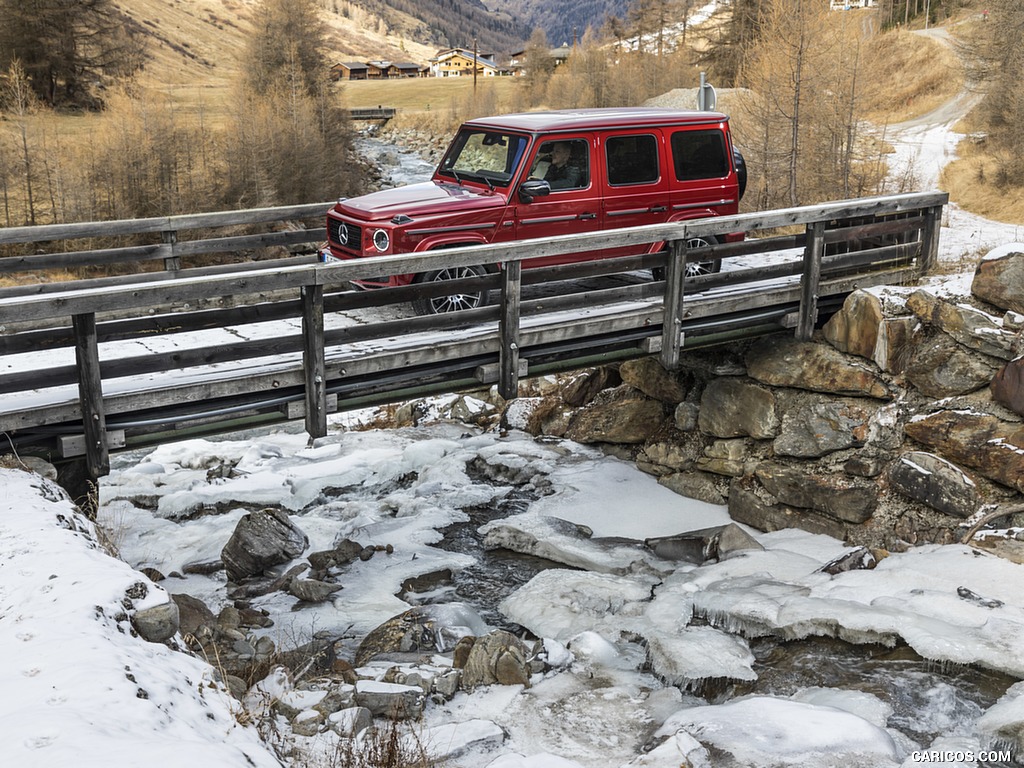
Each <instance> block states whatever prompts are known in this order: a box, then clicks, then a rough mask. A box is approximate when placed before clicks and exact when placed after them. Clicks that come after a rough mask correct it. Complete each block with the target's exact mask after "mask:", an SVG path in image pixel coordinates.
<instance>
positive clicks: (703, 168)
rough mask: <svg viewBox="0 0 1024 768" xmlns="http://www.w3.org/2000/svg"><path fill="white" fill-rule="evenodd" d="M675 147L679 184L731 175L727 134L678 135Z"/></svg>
mask: <svg viewBox="0 0 1024 768" xmlns="http://www.w3.org/2000/svg"><path fill="white" fill-rule="evenodd" d="M671 143H672V166H673V168H674V169H675V174H676V179H677V180H678V181H693V180H694V179H720V178H722V177H723V176H728V175H729V160H728V155H727V154H726V151H725V134H724V133H722V132H721V131H715V130H710V131H676V132H675V133H673V134H672V142H671Z"/></svg>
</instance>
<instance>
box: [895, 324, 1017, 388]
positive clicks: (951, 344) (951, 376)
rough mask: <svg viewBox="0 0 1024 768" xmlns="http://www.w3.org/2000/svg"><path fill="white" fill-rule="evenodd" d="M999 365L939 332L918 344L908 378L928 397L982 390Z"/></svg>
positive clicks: (910, 362) (910, 363)
mask: <svg viewBox="0 0 1024 768" xmlns="http://www.w3.org/2000/svg"><path fill="white" fill-rule="evenodd" d="M997 370H998V367H997V366H996V365H994V364H993V363H991V362H989V358H986V357H982V356H981V355H976V354H972V353H970V352H967V351H966V350H965V349H964V348H963V347H961V346H960V345H959V344H957V343H956V342H955V341H954V340H953V339H952V338H950V337H949V336H946V335H945V334H938V335H936V336H934V337H932V338H931V339H930V340H928V341H926V342H924V343H922V344H920V345H918V346H917V347H916V348H915V349H914V352H913V353H912V355H911V359H910V361H909V363H908V364H907V366H906V370H905V374H906V377H907V380H908V381H909V382H910V383H911V384H913V385H914V387H916V388H917V389H918V390H919V391H920V392H921V393H922V394H925V395H927V396H928V397H940V398H941V397H953V396H955V395H964V394H967V393H968V392H974V391H975V390H978V389H981V388H982V387H984V386H985V385H987V384H988V383H989V382H990V381H992V377H993V376H995V374H996V371H997Z"/></svg>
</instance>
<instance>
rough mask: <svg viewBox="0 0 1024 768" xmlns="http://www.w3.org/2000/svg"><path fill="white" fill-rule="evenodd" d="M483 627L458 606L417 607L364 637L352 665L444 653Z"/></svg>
mask: <svg viewBox="0 0 1024 768" xmlns="http://www.w3.org/2000/svg"><path fill="white" fill-rule="evenodd" d="M485 628H486V624H484V621H483V619H481V618H480V616H479V615H477V614H476V612H475V611H473V609H471V608H469V607H468V606H465V605H462V604H460V603H448V604H445V605H418V606H416V607H414V608H410V609H409V610H407V611H404V612H403V613H400V614H398V615H397V616H393V617H391V618H390V619H388V620H387V621H385V622H384V623H383V624H381V625H379V626H378V627H376V628H375V629H373V630H372V631H371V632H370V633H369V634H368V635H367V636H366V637H364V638H363V641H362V642H361V643H360V644H359V648H358V649H357V650H356V655H355V665H356V666H357V667H361V666H363V665H364V664H366V663H367V662H368V661H371V660H372V659H374V658H376V657H378V656H395V655H398V656H405V655H408V654H420V653H426V654H433V653H445V652H447V651H451V650H454V648H455V645H456V643H458V642H459V640H461V639H462V638H463V637H466V636H467V635H476V634H478V633H479V634H484V632H485V631H486V629H485ZM371 709H372V707H371Z"/></svg>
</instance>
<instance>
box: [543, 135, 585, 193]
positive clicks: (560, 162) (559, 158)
mask: <svg viewBox="0 0 1024 768" xmlns="http://www.w3.org/2000/svg"><path fill="white" fill-rule="evenodd" d="M571 156H572V147H570V146H569V142H567V141H559V142H556V143H555V145H554V146H553V147H552V148H551V165H549V166H548V170H547V172H546V173H545V174H544V181H546V182H548V183H549V184H550V185H551V188H552V189H571V188H573V187H579V186H581V184H580V181H581V179H582V177H583V174H582V173H581V171H580V169H579V168H577V167H576V166H575V165H572V164H571V163H570V162H569V159H570V157H571Z"/></svg>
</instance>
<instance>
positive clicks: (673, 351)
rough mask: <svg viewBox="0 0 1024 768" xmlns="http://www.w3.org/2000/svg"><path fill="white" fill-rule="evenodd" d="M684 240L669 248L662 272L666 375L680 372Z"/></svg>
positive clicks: (685, 258)
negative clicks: (663, 283) (663, 271)
mask: <svg viewBox="0 0 1024 768" xmlns="http://www.w3.org/2000/svg"><path fill="white" fill-rule="evenodd" d="M686 260H687V247H686V240H673V241H672V242H671V243H670V244H669V257H668V266H667V268H666V271H665V303H664V309H663V312H664V314H663V316H662V321H661V353H660V357H661V365H662V367H663V368H664V369H665V370H667V371H675V370H677V369H678V368H679V350H680V349H681V347H682V343H683V334H682V324H683V292H684V290H683V286H684V283H685V282H686Z"/></svg>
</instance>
